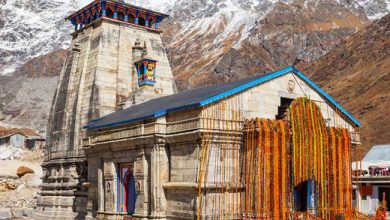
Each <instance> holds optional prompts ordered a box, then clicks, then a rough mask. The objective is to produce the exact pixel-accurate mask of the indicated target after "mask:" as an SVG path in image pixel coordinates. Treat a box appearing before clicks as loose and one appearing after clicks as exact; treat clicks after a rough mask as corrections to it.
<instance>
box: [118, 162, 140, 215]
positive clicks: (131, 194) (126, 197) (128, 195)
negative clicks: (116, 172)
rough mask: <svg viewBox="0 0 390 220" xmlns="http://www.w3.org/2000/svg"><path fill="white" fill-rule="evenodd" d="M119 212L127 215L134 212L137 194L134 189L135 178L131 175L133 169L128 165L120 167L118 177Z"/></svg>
mask: <svg viewBox="0 0 390 220" xmlns="http://www.w3.org/2000/svg"><path fill="white" fill-rule="evenodd" d="M118 189H119V193H118V197H119V198H118V202H119V205H118V207H119V211H120V212H122V213H127V214H129V215H132V214H134V212H135V203H136V200H137V193H136V189H135V178H134V175H133V168H132V166H130V165H120V177H119V187H118Z"/></svg>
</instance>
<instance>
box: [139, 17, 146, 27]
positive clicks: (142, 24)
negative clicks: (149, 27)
mask: <svg viewBox="0 0 390 220" xmlns="http://www.w3.org/2000/svg"><path fill="white" fill-rule="evenodd" d="M138 25H140V26H145V19H144V18H143V17H141V16H140V17H139V18H138Z"/></svg>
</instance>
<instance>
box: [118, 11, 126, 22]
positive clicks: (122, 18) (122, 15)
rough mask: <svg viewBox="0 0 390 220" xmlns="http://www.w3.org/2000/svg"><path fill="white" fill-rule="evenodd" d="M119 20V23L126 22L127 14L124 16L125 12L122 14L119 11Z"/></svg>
mask: <svg viewBox="0 0 390 220" xmlns="http://www.w3.org/2000/svg"><path fill="white" fill-rule="evenodd" d="M118 20H119V21H124V20H125V14H123V12H121V11H118Z"/></svg>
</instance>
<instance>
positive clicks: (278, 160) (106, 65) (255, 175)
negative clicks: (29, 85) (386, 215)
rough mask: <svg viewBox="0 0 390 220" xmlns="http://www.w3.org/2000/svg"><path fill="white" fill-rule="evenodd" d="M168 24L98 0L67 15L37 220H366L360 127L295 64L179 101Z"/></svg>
mask: <svg viewBox="0 0 390 220" xmlns="http://www.w3.org/2000/svg"><path fill="white" fill-rule="evenodd" d="M166 17H167V15H165V14H162V13H158V12H154V11H151V10H147V9H144V8H140V7H136V6H133V5H130V4H125V3H123V2H121V1H113V0H100V1H98V0H96V1H93V2H92V3H90V4H89V5H87V6H86V7H84V8H83V9H81V10H79V11H78V12H76V13H74V14H72V15H70V16H69V17H68V18H67V20H69V21H70V22H72V24H73V25H74V27H75V31H74V33H73V34H72V36H73V40H72V44H71V47H70V49H69V52H68V57H67V60H66V62H65V64H64V67H63V70H62V73H61V77H60V81H59V84H58V88H57V92H56V94H55V98H54V102H53V106H52V109H51V115H50V119H49V125H48V133H47V146H46V151H45V161H44V163H43V168H44V172H45V176H44V180H43V184H42V192H41V194H40V197H39V199H38V208H37V213H36V216H35V219H42V220H48V219H113V220H114V219H115V220H116V219H162V220H165V219H191V220H193V219H197V220H200V219H269V220H290V219H315V220H317V219H326V220H334V219H347V220H352V219H368V218H367V216H363V215H362V214H360V213H359V212H358V210H356V209H354V207H353V203H352V198H353V194H352V192H353V191H352V169H351V161H352V160H356V159H357V157H356V151H357V150H358V149H359V148H360V144H361V143H360V126H361V124H360V122H359V121H358V120H357V119H356V118H355V117H354V116H353V115H351V114H350V113H349V112H348V111H347V110H346V109H344V108H343V107H342V106H341V105H340V104H338V103H337V102H336V100H335V99H333V98H332V97H331V96H329V95H328V94H327V93H326V92H325V91H324V90H322V89H321V88H320V87H319V86H318V85H316V84H315V83H314V82H312V81H311V80H310V79H309V78H308V77H306V76H305V74H304V73H302V72H300V71H299V70H297V69H296V68H295V67H287V68H284V69H281V70H279V71H276V72H272V73H268V74H265V75H255V76H252V77H250V78H247V79H241V80H239V81H235V82H231V83H227V84H222V85H213V86H208V87H204V88H200V89H197V90H193V91H186V92H182V93H177V94H176V91H175V90H176V89H175V83H174V78H173V75H172V71H171V68H170V65H169V61H168V59H167V55H166V53H165V50H164V47H163V43H162V41H161V38H160V33H161V32H160V30H159V26H160V23H161V21H162V20H163V19H164V18H166Z"/></svg>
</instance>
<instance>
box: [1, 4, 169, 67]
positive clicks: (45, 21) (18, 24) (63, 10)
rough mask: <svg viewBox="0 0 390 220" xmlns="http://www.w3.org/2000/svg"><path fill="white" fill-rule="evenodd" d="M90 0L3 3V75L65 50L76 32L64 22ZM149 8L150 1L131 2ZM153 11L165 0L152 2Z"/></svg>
mask: <svg viewBox="0 0 390 220" xmlns="http://www.w3.org/2000/svg"><path fill="white" fill-rule="evenodd" d="M89 2H90V0H0V75H9V74H12V73H13V72H14V71H15V70H16V68H17V67H19V66H21V65H22V64H24V63H26V62H27V61H28V60H30V59H31V58H33V57H37V56H41V55H44V54H47V53H50V52H52V51H54V50H58V49H66V48H68V46H69V43H70V36H69V34H70V33H71V31H72V30H73V29H72V27H71V25H70V24H69V23H68V22H65V21H64V18H65V17H67V16H68V15H69V14H71V13H72V12H74V11H76V10H77V9H79V8H81V7H83V6H85V5H86V4H88V3H89ZM129 2H130V3H134V4H137V5H140V6H145V7H146V6H147V5H150V4H148V1H139V0H138V1H137V0H133V1H129ZM150 3H152V4H151V6H152V8H155V9H157V8H160V7H161V8H165V7H167V5H169V4H167V2H166V1H150Z"/></svg>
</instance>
